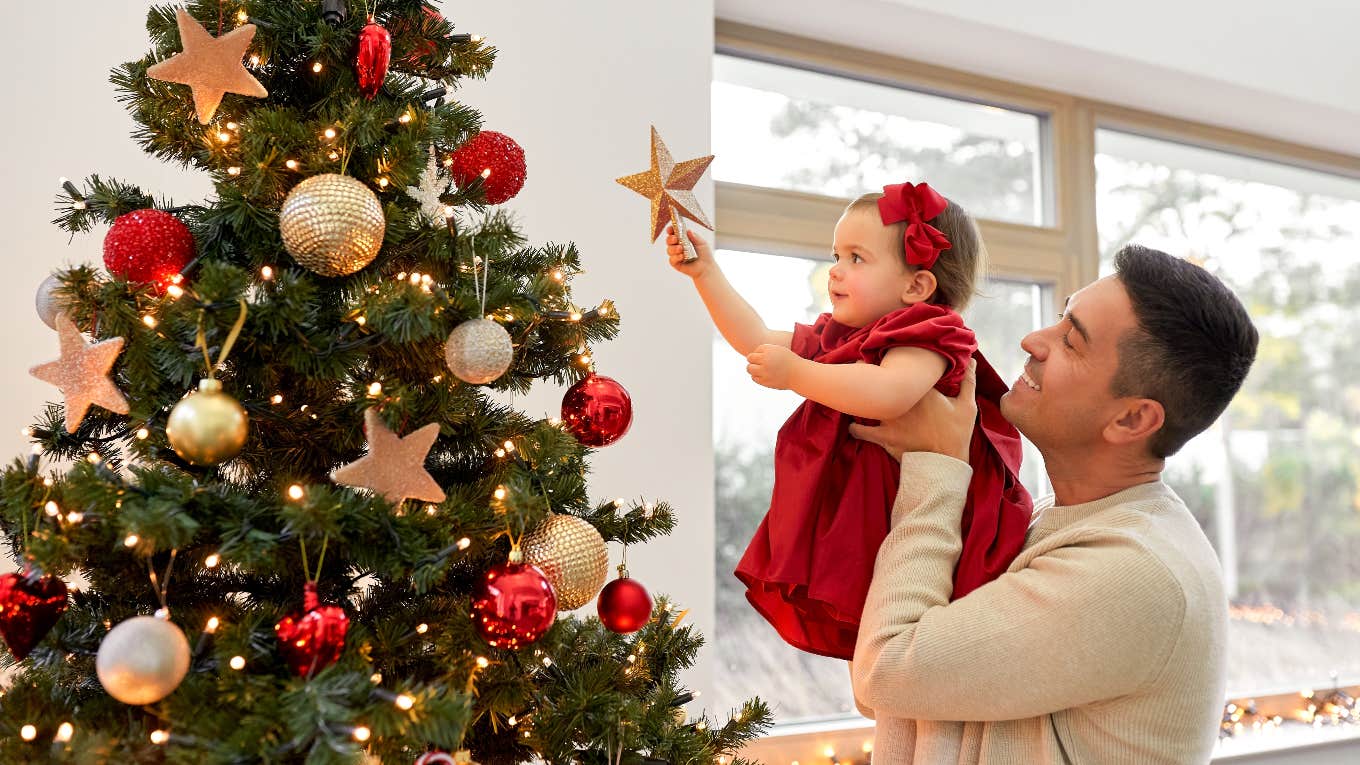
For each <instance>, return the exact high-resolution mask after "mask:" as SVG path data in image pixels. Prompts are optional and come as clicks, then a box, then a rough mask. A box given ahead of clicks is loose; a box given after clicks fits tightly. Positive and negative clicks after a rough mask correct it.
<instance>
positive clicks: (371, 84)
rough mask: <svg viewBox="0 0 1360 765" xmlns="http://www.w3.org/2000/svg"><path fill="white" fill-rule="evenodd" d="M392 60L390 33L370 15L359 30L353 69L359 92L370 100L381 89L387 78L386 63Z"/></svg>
mask: <svg viewBox="0 0 1360 765" xmlns="http://www.w3.org/2000/svg"><path fill="white" fill-rule="evenodd" d="M391 61H392V35H390V34H388V33H387V30H386V29H384V28H383V26H382V25H381V24H376V23H374V22H373V19H372V18H371V17H370V18H369V20H368V24H366V25H365V26H364V28H363V30H362V31H361V32H359V53H358V55H357V56H356V58H355V62H354V71H355V72H356V73H357V74H358V75H359V92H360V93H362V94H363V96H364V98H367V99H368V100H370V101H372V100H373V97H374V96H376V95H378V91H380V90H382V86H383V81H384V80H386V79H387V65H388V64H389V63H390V62H391Z"/></svg>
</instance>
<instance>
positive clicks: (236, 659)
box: [228, 656, 246, 672]
mask: <svg viewBox="0 0 1360 765" xmlns="http://www.w3.org/2000/svg"><path fill="white" fill-rule="evenodd" d="M228 664H230V665H231V668H232V669H234V670H236V671H237V672H240V671H241V670H243V669H245V666H246V657H244V656H233V657H231V661H230V662H228Z"/></svg>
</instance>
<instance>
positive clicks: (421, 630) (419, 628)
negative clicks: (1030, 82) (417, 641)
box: [416, 622, 430, 635]
mask: <svg viewBox="0 0 1360 765" xmlns="http://www.w3.org/2000/svg"><path fill="white" fill-rule="evenodd" d="M429 631H430V625H428V624H426V623H424V622H421V623H420V624H417V625H416V633H417V634H420V635H424V634H425V633H426V632H429Z"/></svg>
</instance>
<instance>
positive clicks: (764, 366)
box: [746, 343, 802, 390]
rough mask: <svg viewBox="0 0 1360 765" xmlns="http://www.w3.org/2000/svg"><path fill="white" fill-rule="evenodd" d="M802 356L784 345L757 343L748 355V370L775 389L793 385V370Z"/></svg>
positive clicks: (759, 380)
mask: <svg viewBox="0 0 1360 765" xmlns="http://www.w3.org/2000/svg"><path fill="white" fill-rule="evenodd" d="M800 361H802V357H801V356H799V355H798V354H796V353H794V352H793V351H791V350H789V349H788V348H785V347H784V346H782V345H770V344H768V343H766V344H765V345H757V346H756V349H755V350H754V351H751V352H750V353H749V354H747V355H746V362H747V363H746V371H747V372H748V373H749V374H750V375H751V379H752V380H755V381H756V382H757V383H760V384H761V385H764V386H765V387H766V388H774V389H775V390H788V389H789V388H791V387H793V386H792V380H793V370H794V368H795V367H796V366H797V365H798V363H799V362H800Z"/></svg>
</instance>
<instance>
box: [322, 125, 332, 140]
mask: <svg viewBox="0 0 1360 765" xmlns="http://www.w3.org/2000/svg"><path fill="white" fill-rule="evenodd" d="M322 135H324V136H325V137H326V140H328V141H329V140H332V139H334V138H335V128H326V131H325V132H324V133H322Z"/></svg>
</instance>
